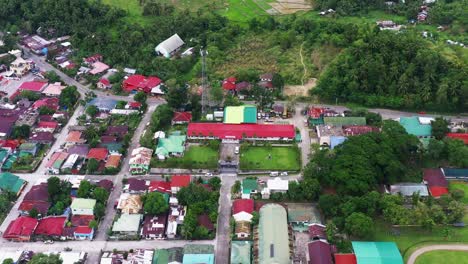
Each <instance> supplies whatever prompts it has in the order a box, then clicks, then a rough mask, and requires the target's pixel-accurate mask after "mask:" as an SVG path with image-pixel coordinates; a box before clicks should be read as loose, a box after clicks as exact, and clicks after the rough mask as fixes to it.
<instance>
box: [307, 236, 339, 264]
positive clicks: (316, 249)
mask: <svg viewBox="0 0 468 264" xmlns="http://www.w3.org/2000/svg"><path fill="white" fill-rule="evenodd" d="M307 248H308V250H309V257H310V260H309V263H310V264H333V260H332V253H331V252H332V249H331V246H330V244H328V242H325V241H323V240H315V241H312V242H309V244H308V245H307Z"/></svg>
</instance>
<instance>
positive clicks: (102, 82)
mask: <svg viewBox="0 0 468 264" xmlns="http://www.w3.org/2000/svg"><path fill="white" fill-rule="evenodd" d="M96 86H97V88H99V89H103V90H108V89H111V88H112V84H111V83H110V81H109V80H108V79H106V78H101V79H99V81H98V82H97V83H96Z"/></svg>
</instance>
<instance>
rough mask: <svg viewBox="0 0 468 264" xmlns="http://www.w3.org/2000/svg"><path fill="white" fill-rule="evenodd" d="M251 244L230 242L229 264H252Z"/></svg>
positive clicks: (249, 242) (248, 242)
mask: <svg viewBox="0 0 468 264" xmlns="http://www.w3.org/2000/svg"><path fill="white" fill-rule="evenodd" d="M251 256H252V242H251V241H232V242H231V262H230V263H232V264H251V263H252V259H251Z"/></svg>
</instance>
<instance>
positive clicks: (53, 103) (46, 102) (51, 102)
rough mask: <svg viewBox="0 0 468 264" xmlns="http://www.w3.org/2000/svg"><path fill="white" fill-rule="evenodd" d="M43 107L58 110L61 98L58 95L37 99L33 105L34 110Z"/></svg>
mask: <svg viewBox="0 0 468 264" xmlns="http://www.w3.org/2000/svg"><path fill="white" fill-rule="evenodd" d="M41 107H47V108H49V109H50V110H54V111H57V110H58V109H59V99H58V98H56V97H46V98H42V99H39V100H37V101H35V102H34V103H33V105H32V108H33V109H34V110H38V109H40V108H41ZM50 121H52V120H50ZM50 121H49V122H50Z"/></svg>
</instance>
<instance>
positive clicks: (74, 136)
mask: <svg viewBox="0 0 468 264" xmlns="http://www.w3.org/2000/svg"><path fill="white" fill-rule="evenodd" d="M82 135H83V132H81V131H70V132H68V135H67V138H66V139H65V144H66V145H67V146H73V145H76V144H83V143H85V142H86V139H84V138H82ZM87 153H88V152H86V154H87Z"/></svg>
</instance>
